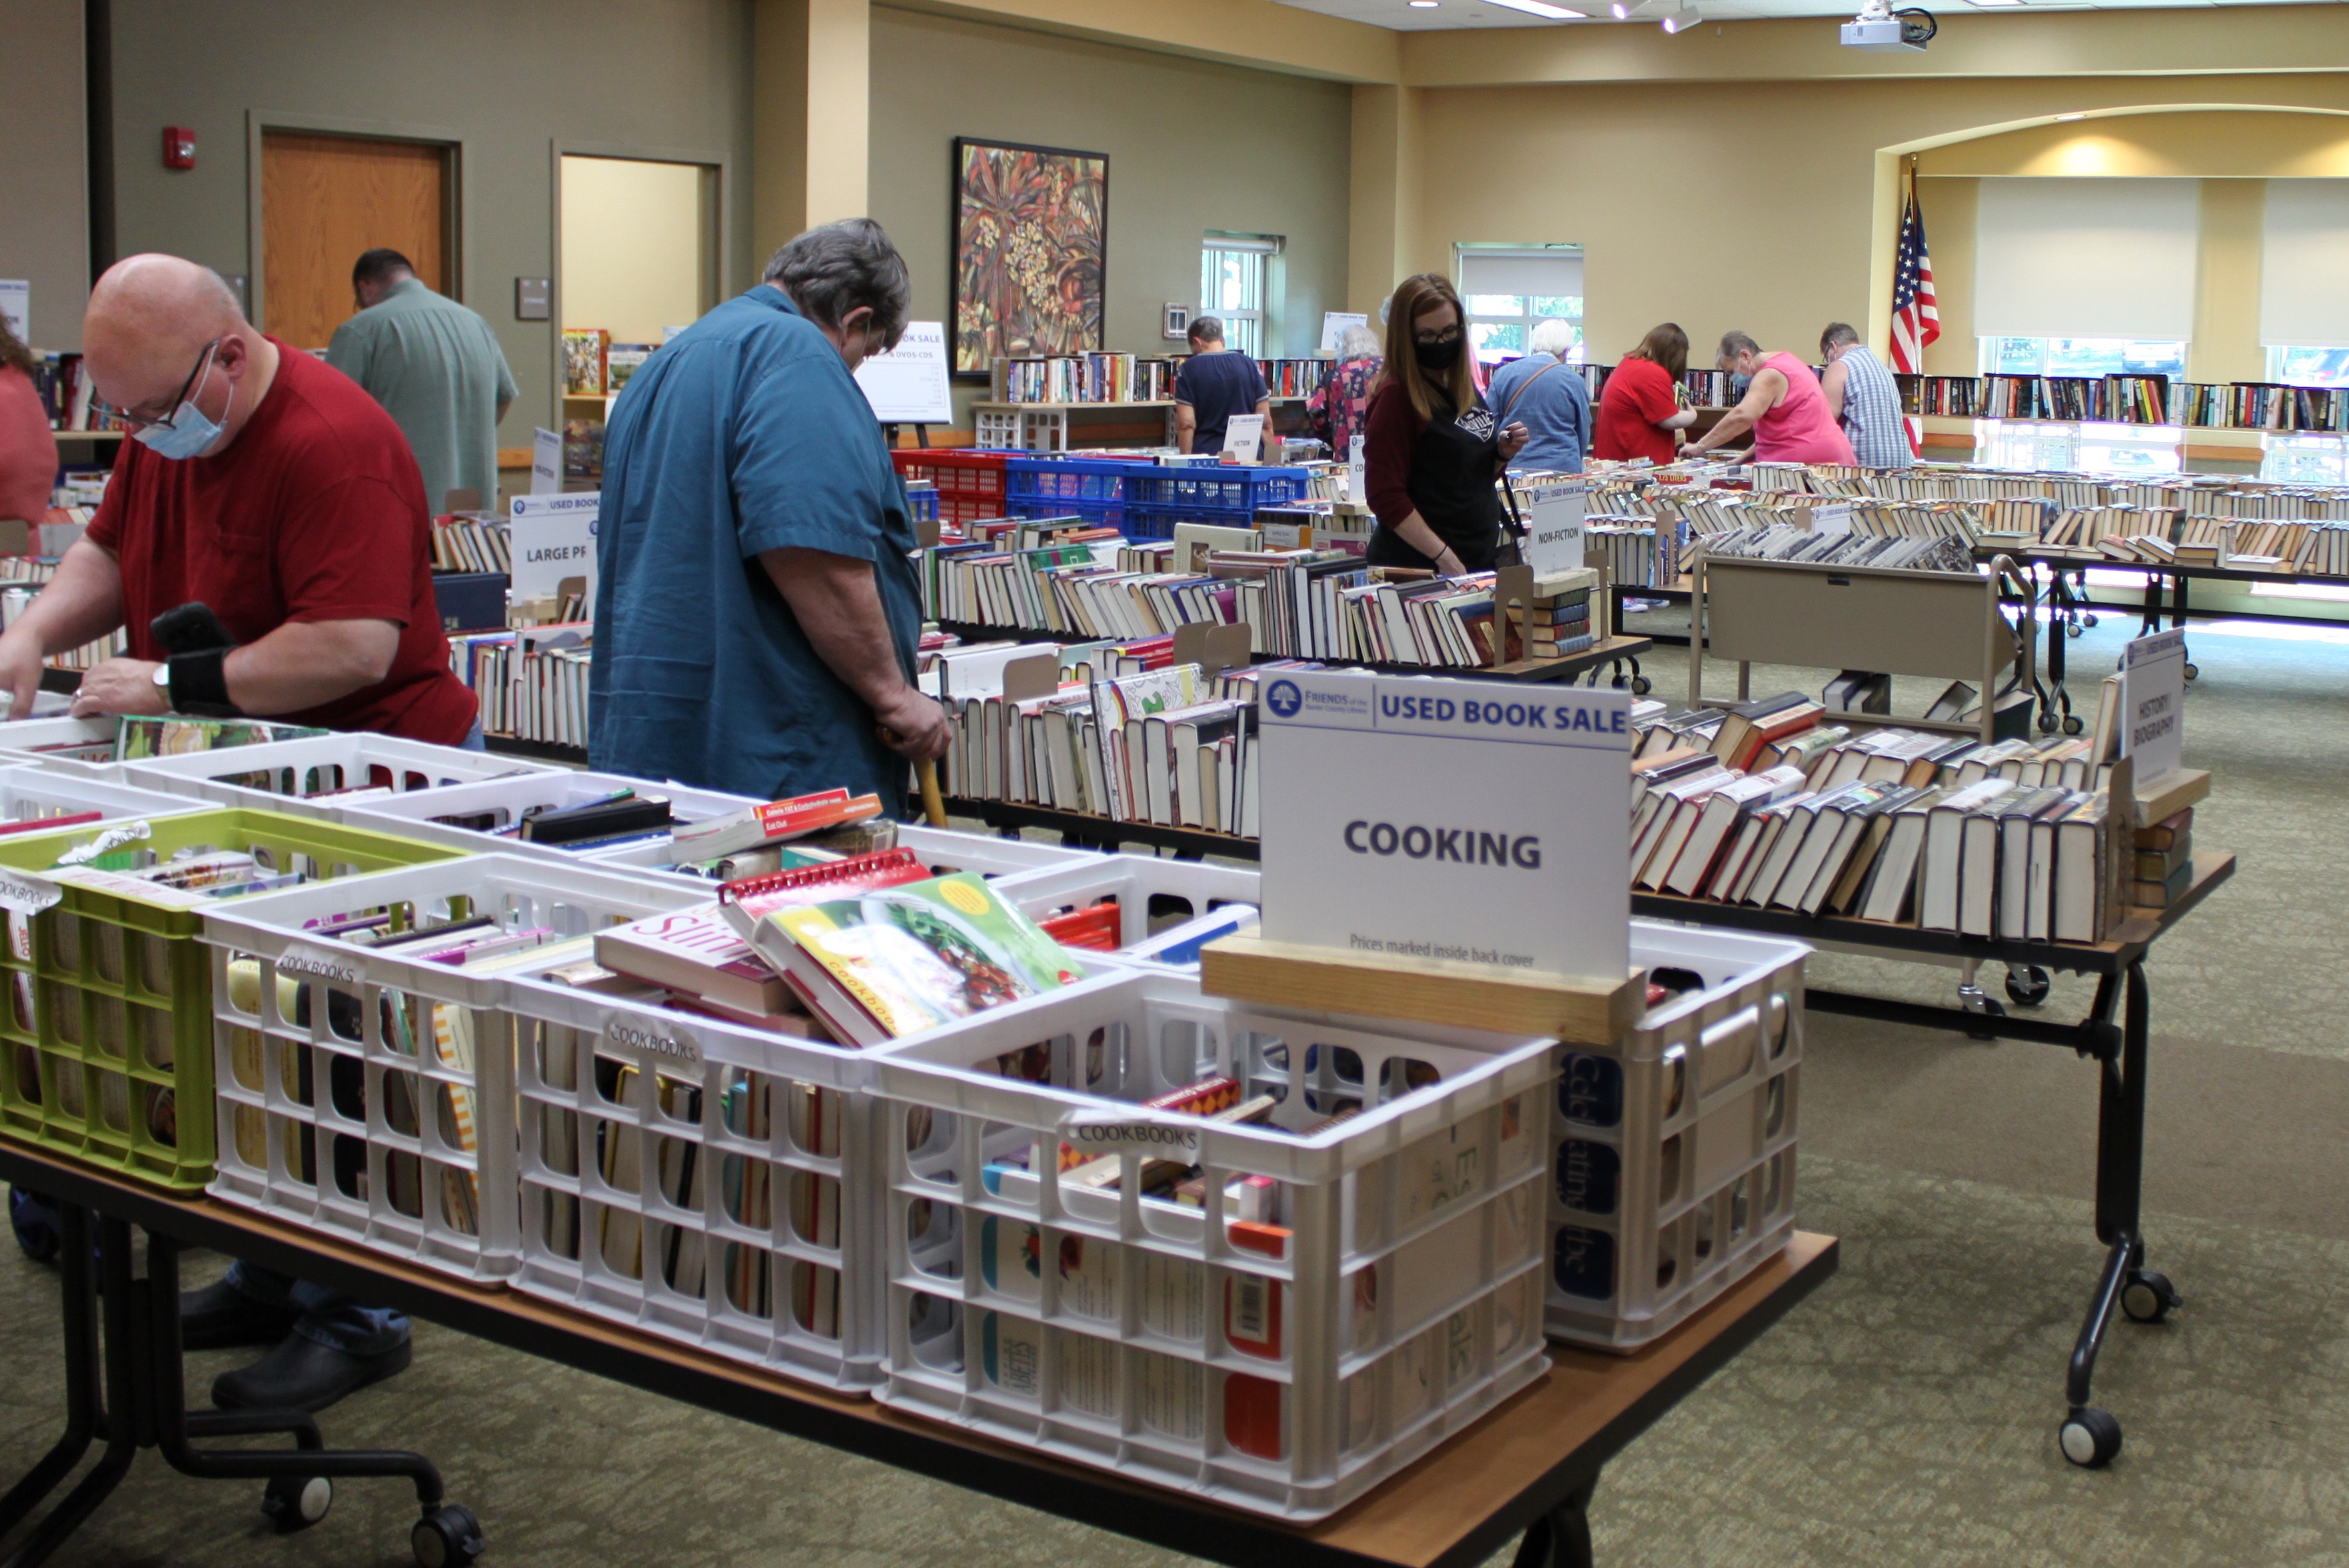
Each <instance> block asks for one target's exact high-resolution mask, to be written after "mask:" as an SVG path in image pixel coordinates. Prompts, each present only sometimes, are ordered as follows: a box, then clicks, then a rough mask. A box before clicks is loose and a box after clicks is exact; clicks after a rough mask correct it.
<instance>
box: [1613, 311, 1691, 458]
mask: <svg viewBox="0 0 2349 1568" xmlns="http://www.w3.org/2000/svg"><path fill="white" fill-rule="evenodd" d="M1687 368H1688V334H1687V333H1685V332H1682V330H1681V329H1680V326H1679V325H1678V324H1677V323H1674V322H1669V321H1668V322H1665V323H1664V324H1663V325H1661V326H1656V327H1651V328H1650V329H1649V330H1648V335H1647V336H1646V337H1643V338H1641V339H1640V346H1639V347H1637V348H1635V349H1633V350H1631V352H1630V353H1629V354H1627V355H1625V356H1623V358H1622V361H1621V363H1619V364H1618V365H1617V366H1615V368H1614V370H1613V371H1612V372H1611V373H1610V374H1609V376H1608V377H1607V381H1606V385H1605V386H1603V387H1601V388H1600V389H1599V418H1598V422H1597V424H1596V426H1595V428H1594V430H1593V433H1592V437H1591V442H1590V455H1591V456H1592V457H1594V458H1608V459H1613V460H1614V461H1616V462H1626V461H1629V460H1630V459H1633V458H1645V459H1648V460H1649V461H1650V462H1651V463H1656V464H1659V465H1661V464H1664V463H1669V462H1671V460H1672V457H1673V453H1674V447H1675V442H1674V439H1673V434H1672V433H1673V432H1674V431H1676V430H1685V429H1687V428H1689V427H1690V426H1691V425H1692V424H1694V423H1696V410H1695V409H1693V408H1683V407H1681V400H1680V384H1681V373H1682V371H1684V370H1686V369H1687Z"/></svg>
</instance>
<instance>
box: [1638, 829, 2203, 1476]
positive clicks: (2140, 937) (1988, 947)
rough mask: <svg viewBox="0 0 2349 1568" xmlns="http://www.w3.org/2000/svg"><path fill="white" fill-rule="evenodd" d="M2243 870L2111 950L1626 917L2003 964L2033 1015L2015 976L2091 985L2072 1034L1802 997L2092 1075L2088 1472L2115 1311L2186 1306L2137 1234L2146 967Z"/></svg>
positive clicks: (1807, 924) (2117, 1435)
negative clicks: (2098, 1252) (2026, 1046)
mask: <svg viewBox="0 0 2349 1568" xmlns="http://www.w3.org/2000/svg"><path fill="white" fill-rule="evenodd" d="M2234 871H2235V858H2234V856H2232V855H2231V854H2226V853H2223V852H2217V851H2204V852H2201V853H2198V854H2197V855H2196V856H2195V857H2194V874H2193V881H2192V882H2191V884H2190V885H2189V887H2188V888H2187V890H2186V892H2184V893H2183V894H2181V895H2180V896H2179V897H2178V899H2177V900H2175V901H2174V902H2173V903H2171V904H2170V905H2169V907H2168V908H2167V909H2165V910H2163V911H2162V912H2161V913H2160V916H2159V918H2158V919H2148V918H2138V919H2131V920H2128V921H2126V922H2124V923H2121V924H2120V925H2119V926H2118V927H2117V928H2116V929H2115V930H2114V931H2113V932H2112V933H2111V934H2109V935H2108V936H2106V939H2105V940H2104V941H2102V942H2095V943H2074V942H2010V941H2004V940H2001V939H1998V938H1994V937H1980V936H1963V935H1960V934H1957V933H1955V932H1945V931H1927V930H1923V929H1921V928H1920V927H1917V926H1907V925H1889V924H1886V923H1881V922H1877V921H1866V920H1854V919H1849V918H1847V917H1842V916H1810V915H1802V914H1796V913H1791V912H1788V911H1784V910H1775V909H1774V910H1763V909H1750V908H1745V907H1743V906H1740V905H1734V904H1719V903H1706V902H1703V901H1702V900H1697V899H1688V898H1681V897H1678V896H1675V895H1672V894H1668V893H1644V892H1633V893H1632V895H1631V908H1632V912H1633V913H1636V914H1642V915H1648V916H1651V917H1654V918H1657V919H1662V920H1676V921H1683V922H1686V923H1690V924H1692V925H1707V926H1721V927H1727V928H1730V929H1733V930H1738V931H1749V932H1755V933H1760V934H1767V935H1772V936H1784V937H1793V938H1795V939H1797V940H1800V941H1803V942H1807V943H1810V944H1813V945H1814V946H1817V947H1823V948H1829V949H1833V950H1835V951H1837V952H1846V953H1857V954H1865V955H1867V956H1869V957H1875V958H1896V959H1908V960H1913V961H1922V962H1925V963H1938V964H1956V965H1960V966H1961V968H1963V969H1964V970H1966V971H1967V972H1968V976H1969V979H1971V970H1972V969H1973V968H1974V966H1976V965H1981V964H1984V963H2000V962H2002V963H2004V964H2005V965H2007V966H2008V970H2009V979H2008V988H2009V994H2010V995H2013V997H2014V999H2015V1000H2017V1001H2018V1002H2022V1003H2023V1004H2024V1005H2025V1006H2033V1005H2035V1004H2036V1002H2037V1000H2038V999H2039V998H2040V997H2043V996H2044V995H2045V994H2046V989H2045V986H2044V983H2043V984H2041V985H2038V986H2037V987H2036V988H2035V989H2036V994H2035V995H2033V987H2031V986H2030V985H2028V984H2027V983H2018V981H2017V980H2016V979H2015V978H2014V975H2016V974H2017V973H2021V974H2023V975H2029V974H2031V972H2032V971H2033V970H2037V971H2041V972H2044V971H2049V970H2062V971H2064V973H2067V974H2075V975H2095V977H2096V995H2095V1001H2094V1002H2093V1003H2092V1004H2091V1005H2090V1006H2089V1009H2088V1016H2086V1017H2085V1018H2084V1019H2082V1020H2081V1021H2080V1022H2078V1023H2076V1024H2065V1023H2059V1022H2057V1021H2055V1020H2054V1019H2047V1018H2031V1017H2021V1016H2015V1015H2013V1014H2010V1013H2008V1012H2007V1011H2006V1010H2005V1009H2004V1008H2002V1007H2001V1006H1999V1005H1998V1004H1997V1003H1995V1002H1992V1001H1991V1000H1989V999H1988V998H1986V997H1982V995H1980V994H1979V992H1976V993H1974V994H1973V995H1971V996H1969V997H1968V998H1967V1005H1966V1006H1963V1007H1942V1006H1930V1005H1927V1004H1923V1003H1917V1002H1905V1001H1896V1000H1891V999H1889V998H1884V997H1877V996H1864V995H1852V994H1849V993H1845V992H1839V991H1825V990H1818V989H1812V990H1810V991H1809V992H1808V993H1807V1001H1808V1004H1809V1006H1810V1008H1811V1009H1812V1010H1813V1011H1815V1012H1820V1013H1840V1014H1843V1015H1845V1016H1850V1017H1860V1018H1874V1019H1878V1020H1880V1021H1882V1022H1885V1023H1893V1024H1906V1025H1910V1026H1921V1027H1925V1028H1936V1029H1953V1030H1956V1031H1958V1032H1960V1033H1962V1034H1965V1035H1967V1036H1969V1037H1972V1038H1975V1039H1985V1040H1987V1039H2001V1038H2003V1039H2013V1040H2032V1041H2037V1042H2039V1043H2041V1044H2044V1045H2053V1046H2065V1047H2070V1048H2071V1049H2072V1050H2074V1051H2076V1052H2077V1053H2079V1055H2080V1056H2082V1057H2086V1058H2089V1059H2092V1060H2094V1061H2095V1063H2096V1068H2097V1076H2098V1090H2097V1112H2096V1239H2097V1241H2099V1242H2100V1243H2103V1244H2104V1246H2105V1248H2106V1255H2105V1264H2104V1267H2103V1269H2102V1270H2101V1272H2100V1273H2099V1274H2098V1275H2097V1279H2096V1286H2095V1292H2094V1294H2093V1295H2091V1296H2090V1298H2089V1305H2088V1314H2087V1316H2086V1318H2085V1321H2084V1322H2083V1323H2082V1324H2081V1326H2080V1335H2079V1338H2078V1341H2077V1342H2076V1343H2075V1346H2074V1347H2073V1350H2072V1357H2071V1362H2070V1365H2069V1367H2068V1368H2067V1370H2066V1375H2065V1381H2064V1398H2065V1403H2066V1405H2067V1407H2068V1411H2069V1413H2068V1414H2067V1415H2066V1416H2065V1417H2064V1422H2063V1425H2062V1426H2061V1428H2060V1429H2058V1434H2057V1436H2058V1440H2059V1442H2060V1443H2061V1445H2062V1447H2063V1450H2064V1458H2065V1459H2067V1460H2071V1461H2072V1462H2073V1463H2074V1464H2076V1465H2080V1466H2083V1467H2085V1468H2087V1469H2091V1470H2094V1469H2097V1468H2099V1467H2101V1466H2103V1465H2105V1464H2107V1463H2109V1462H2110V1461H2111V1460H2112V1458H2113V1456H2114V1455H2115V1454H2117V1453H2118V1452H2120V1448H2121V1428H2120V1423H2119V1422H2118V1421H2116V1420H2115V1419H2114V1418H2112V1416H2110V1415H2109V1414H2107V1413H2106V1412H2105V1411H2103V1410H2101V1409H2098V1408H2095V1406H2094V1405H2093V1404H2092V1403H2091V1402H2090V1400H2091V1398H2092V1387H2091V1386H2092V1384H2093V1381H2094V1379H2095V1371H2096V1355H2097V1352H2098V1350H2099V1349H2100V1348H2101V1347H2102V1346H2103V1344H2104V1339H2105V1331H2106V1328H2107V1327H2108V1326H2110V1324H2111V1322H2112V1316H2113V1312H2114V1310H2115V1309H2116V1308H2118V1309H2119V1310H2120V1311H2121V1312H2122V1313H2123V1314H2124V1315H2127V1317H2128V1318H2129V1320H2130V1321H2131V1322H2135V1323H2158V1322H2160V1321H2161V1320H2162V1319H2163V1318H2165V1317H2167V1316H2168V1315H2169V1313H2170V1312H2171V1311H2172V1310H2173V1309H2175V1308H2176V1307H2177V1306H2178V1305H2179V1297H2178V1293H2177V1291H2176V1290H2175V1289H2173V1288H2172V1287H2171V1285H2170V1283H2169V1281H2168V1278H2166V1277H2165V1276H2163V1275H2162V1274H2158V1273H2156V1272H2155V1271H2153V1270H2152V1269H2149V1268H2147V1267H2146V1249H2145V1237H2144V1234H2143V1233H2142V1231H2141V1230H2140V1228H2139V1221H2140V1213H2141V1200H2142V1193H2143V1184H2144V1182H2143V1178H2144V1169H2145V1104H2146V1092H2145V1083H2146V1068H2147V1055H2148V1052H2147V1040H2148V1037H2149V1031H2150V1024H2149V1016H2150V1012H2151V1007H2152V1002H2151V997H2150V994H2149V992H2148V990H2147V985H2146V978H2145V960H2146V957H2147V954H2149V953H2150V952H2151V951H2152V948H2153V944H2154V943H2155V942H2156V941H2158V939H2159V938H2161V937H2162V936H2165V935H2167V934H2168V933H2169V932H2170V931H2171V930H2172V929H2173V928H2174V927H2175V926H2176V925H2177V924H2178V922H2179V921H2181V920H2183V919H2184V918H2185V917H2186V916H2187V914H2188V913H2190V912H2191V911H2192V910H2193V909H2194V908H2195V907H2196V906H2197V905H2199V903H2201V902H2202V901H2203V900H2204V899H2205V898H2207V897H2209V895H2210V892H2212V890H2213V889H2215V888H2217V887H2218V886H2219V885H2220V883H2221V882H2225V881H2226V880H2227V879H2228V878H2229V877H2230V876H2232V875H2233V874H2234ZM2116 1014H2117V1015H2118V1021H2117V1022H2116V1021H2115V1017H2116Z"/></svg>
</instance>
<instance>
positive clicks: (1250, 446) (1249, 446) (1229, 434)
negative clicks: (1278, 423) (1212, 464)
mask: <svg viewBox="0 0 2349 1568" xmlns="http://www.w3.org/2000/svg"><path fill="white" fill-rule="evenodd" d="M1263 445H1264V416H1263V415H1261V414H1235V415H1233V416H1232V417H1231V422H1230V423H1228V424H1226V426H1225V427H1224V456H1226V457H1227V458H1237V459H1239V460H1240V461H1241V462H1244V463H1252V462H1254V461H1256V459H1257V450H1258V449H1260V448H1261V447H1262V446H1263Z"/></svg>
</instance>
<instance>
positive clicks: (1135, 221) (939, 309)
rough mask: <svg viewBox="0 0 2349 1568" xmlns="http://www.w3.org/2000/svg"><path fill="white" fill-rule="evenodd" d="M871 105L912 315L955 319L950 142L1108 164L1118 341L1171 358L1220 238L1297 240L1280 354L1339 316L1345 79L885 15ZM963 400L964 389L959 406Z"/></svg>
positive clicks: (882, 205)
mask: <svg viewBox="0 0 2349 1568" xmlns="http://www.w3.org/2000/svg"><path fill="white" fill-rule="evenodd" d="M1015 84H1029V85H1028V86H1025V87H1022V86H1018V85H1015ZM873 100H874V116H873V130H872V191H873V198H872V210H873V215H874V217H875V218H878V219H879V220H880V221H881V222H882V223H883V224H884V225H885V227H886V228H887V229H888V231H889V233H890V236H891V237H892V238H893V239H895V241H896V242H897V246H898V249H900V250H901V251H903V252H904V253H905V259H906V261H907V263H909V264H910V265H911V266H912V269H913V274H914V315H915V316H916V318H917V319H920V320H924V321H941V320H944V319H945V318H946V314H947V297H948V293H949V289H950V279H949V275H948V267H949V260H948V253H949V247H950V245H951V243H952V239H951V233H952V231H951V227H950V222H949V201H950V197H949V192H950V189H951V186H950V168H949V166H950V164H951V162H952V157H951V152H952V148H953V142H954V139H955V138H956V137H957V136H988V137H1000V138H1002V139H1005V140H1009V141H1019V142H1030V143H1035V144H1038V145H1041V146H1046V147H1067V148H1075V149H1079V150H1083V151H1087V152H1104V153H1107V154H1108V155H1109V256H1108V303H1107V319H1106V321H1105V322H1104V324H1103V326H1104V336H1105V338H1106V343H1105V346H1107V347H1109V348H1112V349H1117V350H1123V351H1128V352H1134V353H1143V354H1157V353H1163V352H1164V351H1165V350H1166V349H1167V347H1168V346H1169V345H1168V344H1167V343H1166V341H1165V339H1164V338H1163V337H1161V336H1160V335H1159V332H1160V325H1161V321H1162V315H1161V307H1162V306H1163V305H1164V303H1165V302H1167V301H1169V300H1175V301H1181V302H1184V303H1185V304H1195V303H1196V302H1197V298H1198V293H1199V242H1200V239H1201V237H1202V236H1203V235H1204V234H1205V233H1206V231H1208V230H1210V229H1218V230H1226V231H1233V232H1241V233H1265V234H1279V235H1282V236H1284V237H1285V238H1286V239H1287V241H1288V249H1287V253H1286V255H1285V257H1284V261H1285V263H1286V264H1285V267H1284V268H1283V271H1284V272H1285V273H1286V294H1287V299H1286V302H1285V304H1286V309H1285V311H1284V313H1283V322H1282V337H1281V340H1280V342H1279V343H1278V346H1277V351H1278V353H1281V354H1310V353H1312V352H1313V350H1314V347H1315V346H1316V344H1317V343H1318V342H1319V335H1320V325H1321V313H1322V312H1323V311H1325V310H1340V309H1343V308H1345V306H1344V304H1342V303H1341V302H1342V301H1343V300H1344V299H1345V297H1346V255H1347V187H1348V181H1349V179H1350V160H1349V146H1350V125H1351V121H1352V116H1353V100H1352V96H1351V91H1350V88H1347V87H1346V86H1344V85H1342V84H1340V83H1334V82H1320V81H1313V80H1309V79H1306V78H1303V77H1295V76H1278V75H1274V74H1271V73H1269V72H1264V71H1250V70H1242V69H1238V68H1237V67H1230V66H1224V65H1217V64H1214V63H1210V62H1207V61H1202V60H1195V59H1190V58H1185V57H1178V56H1173V55H1157V54H1147V53H1143V52H1142V51H1139V50H1133V49H1126V48H1118V47H1112V46H1106V45H1102V44H1096V43H1092V42H1087V41H1083V40H1080V39H1073V38H1068V37H1063V36H1053V35H1050V34H1044V33H1037V32H1027V31H1019V30H1015V29H1012V28H1008V27H999V26H991V25H986V24H979V23H973V22H969V21H966V20H962V19H959V18H952V17H942V16H936V15H926V14H922V13H916V12H912V11H902V10H895V9H885V8H882V7H878V6H876V7H874V12H873ZM1174 347H1177V348H1179V347H1180V345H1174ZM978 395H979V396H984V393H983V392H981V393H979V394H978ZM971 396H972V394H971V393H970V391H969V390H968V389H967V388H965V387H959V386H958V387H957V404H956V407H957V410H967V409H968V402H969V400H970V397H971ZM965 417H966V418H967V413H966V414H965Z"/></svg>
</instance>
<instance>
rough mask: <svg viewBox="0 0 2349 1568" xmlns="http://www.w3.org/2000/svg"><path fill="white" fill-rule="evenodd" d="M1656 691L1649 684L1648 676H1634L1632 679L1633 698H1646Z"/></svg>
mask: <svg viewBox="0 0 2349 1568" xmlns="http://www.w3.org/2000/svg"><path fill="white" fill-rule="evenodd" d="M1654 689H1655V687H1654V686H1651V685H1650V684H1649V683H1648V677H1647V676H1632V677H1631V695H1632V696H1647V695H1648V694H1649V693H1650V692H1651V691H1653V690H1654Z"/></svg>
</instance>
